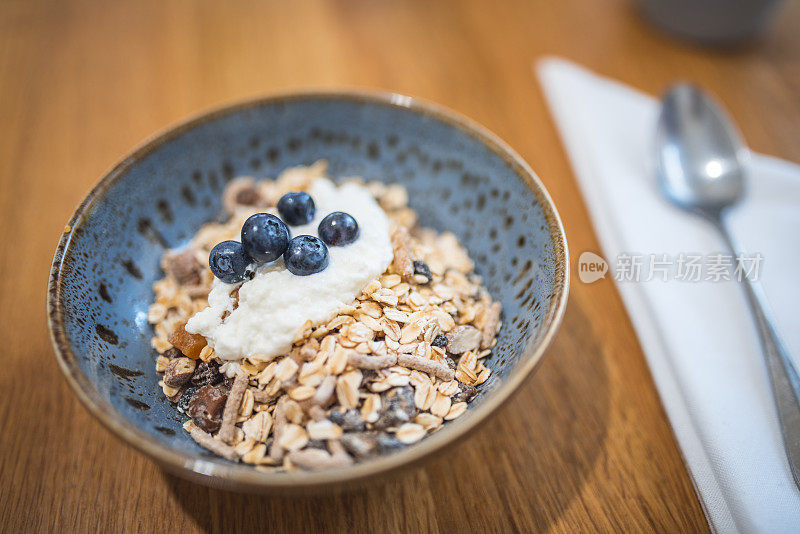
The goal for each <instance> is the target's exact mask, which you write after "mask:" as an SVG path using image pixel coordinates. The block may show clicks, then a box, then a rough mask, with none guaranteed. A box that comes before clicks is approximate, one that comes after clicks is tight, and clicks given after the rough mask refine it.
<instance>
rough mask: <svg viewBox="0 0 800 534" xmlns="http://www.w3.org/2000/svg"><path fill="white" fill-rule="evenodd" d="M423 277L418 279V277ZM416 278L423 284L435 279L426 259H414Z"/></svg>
mask: <svg viewBox="0 0 800 534" xmlns="http://www.w3.org/2000/svg"><path fill="white" fill-rule="evenodd" d="M418 276H419V277H421V278H420V279H417V277H418ZM414 278H415V279H416V280H417V281H418V282H419V283H420V284H422V285H427V284H430V283H431V280H433V275H432V274H431V268H430V267H428V264H427V263H425V262H424V261H420V260H414Z"/></svg>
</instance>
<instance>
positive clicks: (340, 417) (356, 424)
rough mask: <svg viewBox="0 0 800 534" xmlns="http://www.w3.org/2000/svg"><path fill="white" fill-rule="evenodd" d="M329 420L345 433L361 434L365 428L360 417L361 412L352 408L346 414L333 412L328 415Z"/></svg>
mask: <svg viewBox="0 0 800 534" xmlns="http://www.w3.org/2000/svg"><path fill="white" fill-rule="evenodd" d="M330 420H331V422H333V423H336V424H337V425H339V426H340V427H342V430H344V431H345V432H361V431H362V430H364V429H365V428H366V424H365V423H364V419H363V418H362V417H361V412H359V411H358V410H356V409H355V408H352V409H350V410H347V411H346V412H341V411H339V410H333V411H332V412H331V415H330Z"/></svg>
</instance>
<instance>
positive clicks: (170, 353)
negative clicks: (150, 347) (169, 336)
mask: <svg viewBox="0 0 800 534" xmlns="http://www.w3.org/2000/svg"><path fill="white" fill-rule="evenodd" d="M181 356H183V353H182V352H181V351H179V350H178V349H176V348H175V347H170V348H168V349H167V351H166V352H165V353H164V357H166V358H169V359H170V360H174V359H175V358H180V357H181Z"/></svg>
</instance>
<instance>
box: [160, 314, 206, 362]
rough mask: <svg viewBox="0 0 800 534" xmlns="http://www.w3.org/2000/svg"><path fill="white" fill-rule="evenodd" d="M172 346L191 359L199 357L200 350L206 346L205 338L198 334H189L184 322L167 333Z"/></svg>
mask: <svg viewBox="0 0 800 534" xmlns="http://www.w3.org/2000/svg"><path fill="white" fill-rule="evenodd" d="M167 341H169V342H170V343H171V344H172V346H173V347H175V348H176V349H178V350H179V351H181V352H182V353H183V355H184V356H188V357H189V358H192V359H193V360H196V359H197V358H199V357H200V351H201V350H203V347H205V346H206V338H204V337H203V336H201V335H200V334H190V333H189V332H187V331H186V323H180V324H179V325H178V326H177V327H175V330H173V331H172V333H171V334H170V335H169V338H168V340H167Z"/></svg>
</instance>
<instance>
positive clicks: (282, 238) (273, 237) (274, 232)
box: [242, 213, 289, 263]
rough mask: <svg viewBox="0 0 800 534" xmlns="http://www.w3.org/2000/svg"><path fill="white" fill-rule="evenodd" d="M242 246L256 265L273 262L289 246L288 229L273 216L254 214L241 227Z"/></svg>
mask: <svg viewBox="0 0 800 534" xmlns="http://www.w3.org/2000/svg"><path fill="white" fill-rule="evenodd" d="M242 246H243V247H244V250H245V252H247V254H249V255H250V257H251V258H253V259H254V260H255V261H257V262H258V263H267V262H270V261H275V260H277V259H278V258H280V257H281V254H283V253H284V251H286V247H288V246H289V229H288V228H287V227H286V225H285V224H284V222H283V221H282V220H280V219H279V218H277V217H275V216H274V215H270V214H269V213H256V214H255V215H251V216H250V217H249V218H248V219H247V220H246V221H245V222H244V225H243V226H242Z"/></svg>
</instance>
